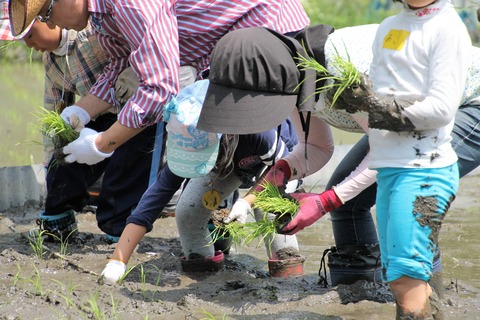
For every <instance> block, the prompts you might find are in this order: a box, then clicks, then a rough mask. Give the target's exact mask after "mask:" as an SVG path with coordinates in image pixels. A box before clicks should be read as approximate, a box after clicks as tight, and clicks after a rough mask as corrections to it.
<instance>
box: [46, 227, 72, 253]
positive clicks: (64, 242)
mask: <svg viewBox="0 0 480 320" xmlns="http://www.w3.org/2000/svg"><path fill="white" fill-rule="evenodd" d="M76 231H77V229H73V230H72V231H70V233H69V234H68V235H67V236H66V237H65V238H64V239H62V238H61V237H59V236H57V235H55V234H53V233H46V234H45V235H47V236H50V237H52V238H54V239H56V240H57V241H58V242H59V243H60V255H62V256H66V255H67V254H68V241H69V239H70V237H71V236H72V235H73V234H74V233H75V232H76Z"/></svg>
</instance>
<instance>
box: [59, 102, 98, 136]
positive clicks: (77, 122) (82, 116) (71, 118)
mask: <svg viewBox="0 0 480 320" xmlns="http://www.w3.org/2000/svg"><path fill="white" fill-rule="evenodd" d="M60 117H62V119H63V121H65V122H66V123H68V124H69V125H70V126H71V127H72V128H73V129H75V131H77V132H80V130H82V129H83V128H85V125H86V124H87V123H89V122H90V120H91V119H90V115H89V114H88V112H87V111H86V110H85V109H83V108H82V107H79V106H75V105H73V106H69V107H66V108H65V109H63V111H62V113H61V114H60Z"/></svg>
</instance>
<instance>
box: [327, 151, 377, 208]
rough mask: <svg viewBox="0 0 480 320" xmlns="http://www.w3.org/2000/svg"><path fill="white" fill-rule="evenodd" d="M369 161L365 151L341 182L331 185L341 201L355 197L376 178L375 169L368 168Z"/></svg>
mask: <svg viewBox="0 0 480 320" xmlns="http://www.w3.org/2000/svg"><path fill="white" fill-rule="evenodd" d="M369 162H370V153H367V155H366V156H365V158H363V160H362V162H360V164H359V165H358V167H357V168H355V170H354V171H352V173H350V175H349V176H348V177H346V178H345V179H344V180H343V181H342V182H340V183H339V184H337V185H336V186H334V187H333V188H334V189H335V193H336V194H337V196H338V197H339V198H340V199H341V200H342V202H343V203H345V202H346V201H348V200H351V199H353V198H354V197H356V196H357V195H358V194H359V193H360V192H362V191H363V190H365V189H366V188H368V187H370V186H371V185H372V184H373V183H374V182H375V181H376V180H377V177H376V175H377V171H375V170H370V169H368V163H369Z"/></svg>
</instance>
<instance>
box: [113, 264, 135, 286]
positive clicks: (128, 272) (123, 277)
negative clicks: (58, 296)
mask: <svg viewBox="0 0 480 320" xmlns="http://www.w3.org/2000/svg"><path fill="white" fill-rule="evenodd" d="M138 265H139V263H138V264H136V265H134V266H130V267H128V268H127V270H126V271H125V273H124V274H123V276H121V277H120V279H118V281H117V283H118V284H121V283H122V282H123V281H124V280H125V278H126V277H127V276H128V275H129V274H130V272H132V270H133V269H135V268H136V267H138Z"/></svg>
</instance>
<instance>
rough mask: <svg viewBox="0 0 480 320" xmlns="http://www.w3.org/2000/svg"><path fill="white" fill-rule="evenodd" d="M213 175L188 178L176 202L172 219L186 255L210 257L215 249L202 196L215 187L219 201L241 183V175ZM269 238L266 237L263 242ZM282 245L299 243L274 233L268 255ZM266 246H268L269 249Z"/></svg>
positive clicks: (296, 245) (296, 247)
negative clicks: (217, 176) (220, 176)
mask: <svg viewBox="0 0 480 320" xmlns="http://www.w3.org/2000/svg"><path fill="white" fill-rule="evenodd" d="M211 179H212V177H211V176H210V175H207V176H205V177H200V178H194V179H190V181H189V182H188V184H187V186H186V187H185V189H184V191H183V192H182V195H181V196H180V199H179V201H178V203H177V210H176V213H175V219H176V222H177V227H178V233H179V235H180V241H181V244H182V248H183V253H184V254H185V255H186V256H188V255H189V254H190V253H197V254H200V255H202V256H212V255H213V251H214V246H213V244H211V245H209V243H211V236H210V232H209V230H208V226H207V222H208V220H209V219H210V215H211V211H210V210H209V209H207V208H205V206H204V205H203V203H202V197H203V195H204V194H205V193H206V192H207V191H210V190H212V189H213V190H216V191H217V192H218V193H219V194H220V198H221V200H220V203H221V202H223V200H224V199H225V198H226V197H227V196H229V195H230V194H231V193H232V192H234V191H235V189H237V188H238V187H239V186H240V185H241V184H242V181H241V180H240V178H239V177H238V176H237V175H236V174H234V173H231V174H230V175H228V176H227V177H225V178H215V177H214V178H213V184H210V182H211ZM270 241H271V239H266V240H265V242H266V245H267V244H268V243H270ZM283 248H293V249H295V250H297V251H298V243H297V239H296V237H295V236H284V235H276V236H275V237H274V239H273V242H272V243H271V244H270V245H267V255H268V257H269V258H272V257H274V255H275V252H277V251H279V250H280V249H283ZM268 249H271V251H270V250H268Z"/></svg>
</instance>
